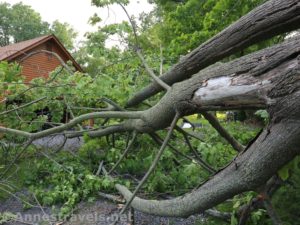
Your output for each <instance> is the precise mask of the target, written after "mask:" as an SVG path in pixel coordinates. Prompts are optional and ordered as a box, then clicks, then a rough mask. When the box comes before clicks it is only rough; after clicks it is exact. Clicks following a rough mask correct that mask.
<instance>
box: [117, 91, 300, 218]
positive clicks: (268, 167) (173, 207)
mask: <svg viewBox="0 0 300 225" xmlns="http://www.w3.org/2000/svg"><path fill="white" fill-rule="evenodd" d="M291 97H292V99H290V98H286V99H285V100H284V103H282V104H281V107H283V108H284V110H282V111H281V112H280V114H282V115H286V117H285V119H284V120H282V121H281V122H280V123H272V125H270V127H269V128H268V129H266V130H265V131H264V132H263V133H262V134H261V135H260V136H259V137H258V139H257V140H256V141H255V142H254V143H253V144H252V145H251V146H250V147H249V148H248V149H247V151H245V152H244V153H242V154H240V155H239V156H238V157H237V158H236V160H234V162H233V163H232V164H231V165H229V166H228V167H226V168H225V169H224V170H222V171H220V172H219V173H218V174H216V175H215V176H214V177H212V178H211V179H210V180H208V181H207V182H206V183H205V184H204V185H202V186H201V187H200V188H198V189H197V190H195V191H193V192H192V193H189V194H187V195H185V196H182V197H178V198H175V199H172V200H163V201H156V200H144V199H141V198H138V197H136V198H135V199H134V200H133V202H132V207H134V208H135V209H137V210H140V211H142V212H145V213H149V214H155V215H160V216H177V217H186V216H189V215H192V214H194V213H199V212H201V211H205V210H206V209H209V208H212V207H213V206H215V205H217V204H219V203H221V202H223V201H225V200H226V199H229V198H231V197H233V196H234V195H236V194H239V193H242V192H245V191H250V190H255V189H256V188H257V187H260V186H261V185H263V184H264V183H265V182H266V181H267V180H268V179H269V178H270V177H271V176H272V175H273V174H274V173H276V172H277V171H278V170H279V169H280V168H281V167H282V166H284V165H285V164H286V163H288V162H289V161H290V160H292V159H293V158H294V157H295V156H296V155H297V154H300V149H299V146H300V139H299V136H300V130H299V126H300V119H299V115H300V101H299V99H300V92H297V93H295V94H294V96H291ZM287 112H289V113H288V114H286V113H287ZM270 162H271V163H270ZM117 188H118V190H119V191H120V192H121V193H122V194H123V195H124V197H125V198H126V199H128V198H130V197H131V196H132V195H131V192H130V191H129V190H127V188H126V187H124V186H120V185H119V186H117Z"/></svg>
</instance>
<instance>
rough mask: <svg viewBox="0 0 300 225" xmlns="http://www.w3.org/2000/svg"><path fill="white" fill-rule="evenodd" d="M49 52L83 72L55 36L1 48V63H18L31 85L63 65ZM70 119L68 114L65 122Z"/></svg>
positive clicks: (46, 36)
mask: <svg viewBox="0 0 300 225" xmlns="http://www.w3.org/2000/svg"><path fill="white" fill-rule="evenodd" d="M48 52H52V53H55V54H56V55H58V56H59V58H60V59H61V60H62V61H63V62H64V63H67V62H71V63H72V65H73V67H74V69H75V70H76V71H79V72H83V70H82V68H81V67H80V65H79V64H78V63H77V62H76V61H75V59H74V58H73V57H72V55H71V54H70V53H69V52H68V50H67V49H66V48H65V47H64V45H63V44H62V43H61V42H60V41H59V39H58V38H57V37H56V36H55V35H53V34H51V35H45V36H41V37H37V38H34V39H31V40H26V41H22V42H19V43H15V44H11V45H7V46H4V47H0V61H7V62H9V63H11V62H18V63H19V64H20V65H21V67H22V72H21V73H22V75H23V76H24V77H25V83H29V82H30V81H31V80H32V79H34V78H38V77H45V78H47V77H48V75H49V73H51V72H52V71H54V70H55V69H56V68H57V67H58V66H60V65H62V61H60V60H59V59H58V58H57V57H55V56H54V54H50V53H48ZM1 99H2V98H1V95H0V100H1ZM43 110H44V109H43ZM65 114H66V112H65ZM68 117H69V116H68V115H67V114H66V115H65V116H64V119H63V120H64V121H63V122H66V121H68V120H69V118H68ZM90 123H91V124H92V123H93V122H92V121H91V122H90Z"/></svg>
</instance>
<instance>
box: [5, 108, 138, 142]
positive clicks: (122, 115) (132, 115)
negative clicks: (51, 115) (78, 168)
mask: <svg viewBox="0 0 300 225" xmlns="http://www.w3.org/2000/svg"><path fill="white" fill-rule="evenodd" d="M141 116H142V112H141V111H136V112H114V111H112V112H94V113H87V114H83V115H81V116H78V117H76V118H74V119H72V120H71V121H69V122H68V123H66V124H64V125H61V126H57V127H53V128H50V129H48V130H44V131H40V132H37V133H30V132H25V131H20V130H16V129H11V128H5V127H0V132H2V133H7V134H13V135H19V136H23V137H26V138H32V139H38V138H41V137H45V136H48V135H51V134H55V133H59V132H62V131H64V130H68V129H70V128H72V127H74V126H76V125H77V124H79V123H81V122H83V121H85V120H88V119H93V118H116V119H140V118H141Z"/></svg>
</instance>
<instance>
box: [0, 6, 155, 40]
mask: <svg viewBox="0 0 300 225" xmlns="http://www.w3.org/2000/svg"><path fill="white" fill-rule="evenodd" d="M0 2H7V3H10V4H16V3H18V2H23V3H24V4H25V5H30V6H31V7H32V8H33V9H34V10H35V11H37V12H39V13H40V14H41V17H42V19H43V20H44V21H47V22H48V23H52V22H53V21H54V20H59V21H60V22H67V23H69V24H70V25H72V27H73V28H74V29H75V30H76V31H77V32H78V34H79V36H78V40H77V41H79V40H83V36H84V34H85V33H86V32H87V31H94V30H96V27H92V26H91V25H89V24H88V20H89V18H90V17H91V16H92V15H93V14H94V13H97V14H98V15H99V16H100V17H101V18H102V19H103V22H102V23H106V24H110V23H116V22H121V21H122V20H126V21H127V17H126V15H125V13H124V11H123V10H122V9H121V7H120V6H118V5H113V6H110V7H109V9H107V8H97V7H95V6H92V5H91V0H0ZM58 6H59V7H58ZM152 8H153V5H151V4H149V3H148V2H147V0H131V2H130V4H129V5H128V6H127V7H126V9H127V11H128V12H129V14H130V15H134V16H138V15H139V14H140V13H142V12H150V11H151V10H152Z"/></svg>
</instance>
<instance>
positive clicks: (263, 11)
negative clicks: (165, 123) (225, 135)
mask: <svg viewBox="0 0 300 225" xmlns="http://www.w3.org/2000/svg"><path fill="white" fill-rule="evenodd" d="M299 27H300V2H299V0H270V1H268V2H266V3H265V4H263V5H261V6H259V7H257V8H255V9H254V10H252V11H251V12H250V13H248V14H247V15H246V16H244V17H242V18H241V19H239V20H238V21H237V22H236V23H234V24H232V25H231V26H229V27H228V28H226V29H225V30H223V31H222V32H220V33H219V34H217V35H216V36H214V37H213V38H211V39H210V40H208V41H207V42H205V43H204V44H202V45H200V46H199V47H198V48H196V49H195V50H193V51H192V52H191V53H189V54H188V55H186V56H185V57H183V58H182V60H180V61H179V62H178V63H177V64H175V65H174V66H173V67H172V68H171V69H170V70H169V71H168V72H167V73H165V74H163V75H162V76H160V79H161V80H163V81H164V82H165V83H167V84H169V85H172V84H174V83H176V82H179V81H182V80H185V79H188V78H190V77H191V76H192V75H193V74H195V73H197V72H198V71H199V70H201V69H203V68H205V67H207V66H209V65H211V64H213V63H215V62H217V61H219V60H221V59H223V58H225V57H227V56H229V55H231V54H233V53H235V52H238V51H240V50H242V49H244V48H246V47H248V46H250V45H252V44H255V43H257V42H259V41H262V40H266V39H268V38H270V37H273V36H275V35H277V34H280V33H284V32H288V31H292V30H294V29H297V28H299ZM161 90H162V88H161V87H160V86H159V85H157V84H156V83H155V82H153V83H151V84H150V85H148V86H147V87H145V88H144V89H142V90H141V91H140V92H138V93H136V94H135V95H134V96H133V97H132V98H131V99H130V100H129V101H128V103H127V106H128V107H132V106H134V105H137V104H139V103H140V102H142V101H144V100H145V99H147V98H149V97H151V96H153V95H155V94H156V93H158V92H160V91H161Z"/></svg>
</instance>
